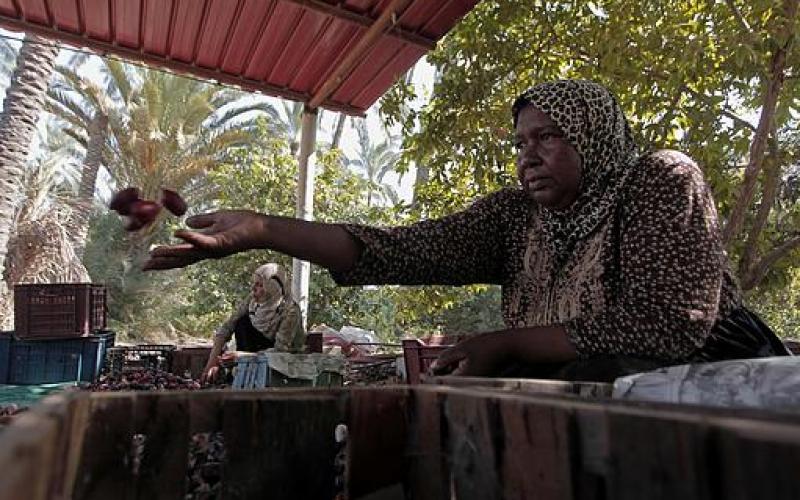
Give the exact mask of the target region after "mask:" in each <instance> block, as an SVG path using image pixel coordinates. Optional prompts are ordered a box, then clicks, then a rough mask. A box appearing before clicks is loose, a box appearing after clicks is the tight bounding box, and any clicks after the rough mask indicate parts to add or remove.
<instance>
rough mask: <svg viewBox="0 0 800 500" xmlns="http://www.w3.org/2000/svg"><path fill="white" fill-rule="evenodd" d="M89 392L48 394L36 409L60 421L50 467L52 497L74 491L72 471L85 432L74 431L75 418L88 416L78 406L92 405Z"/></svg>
mask: <svg viewBox="0 0 800 500" xmlns="http://www.w3.org/2000/svg"><path fill="white" fill-rule="evenodd" d="M88 400H89V395H88V394H75V395H72V394H70V395H67V394H55V395H52V396H48V397H46V398H45V399H44V400H42V401H41V402H40V403H39V404H38V405H37V406H36V407H35V411H37V412H39V413H41V414H43V415H47V416H48V417H49V418H51V419H52V420H53V421H54V422H55V423H56V426H57V428H56V438H55V454H54V456H53V462H52V466H51V467H50V472H49V476H50V477H49V478H48V479H47V482H48V483H49V491H48V498H67V497H69V494H70V493H69V492H71V491H72V482H71V480H70V479H69V478H70V472H71V471H72V470H74V468H75V463H76V462H77V461H78V458H79V454H78V453H79V452H80V450H79V449H75V448H74V446H75V445H76V444H77V445H78V446H79V445H80V444H81V443H82V442H83V439H82V435H78V436H74V435H73V426H74V423H73V421H74V420H76V419H79V418H81V417H84V418H85V416H86V414H85V413H82V412H80V411H76V410H77V406H78V403H79V402H82V403H84V407H88V406H87V404H88Z"/></svg>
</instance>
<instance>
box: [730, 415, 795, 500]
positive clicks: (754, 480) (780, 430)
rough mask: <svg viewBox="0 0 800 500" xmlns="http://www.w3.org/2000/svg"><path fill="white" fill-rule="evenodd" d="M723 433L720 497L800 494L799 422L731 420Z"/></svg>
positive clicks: (780, 498) (738, 499)
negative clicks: (799, 473) (797, 423)
mask: <svg viewBox="0 0 800 500" xmlns="http://www.w3.org/2000/svg"><path fill="white" fill-rule="evenodd" d="M726 427H727V428H726V429H725V430H723V431H722V432H721V433H720V437H719V450H718V460H719V467H718V475H717V476H716V478H717V480H718V485H717V487H718V490H719V491H720V492H721V495H720V498H725V499H730V500H745V499H752V498H769V499H770V500H773V499H774V500H790V499H792V500H796V499H797V498H800V476H799V475H798V471H800V426H798V425H786V424H778V423H776V424H766V425H765V424H764V423H761V422H759V423H753V422H741V421H740V422H730V423H729V425H727V426H726Z"/></svg>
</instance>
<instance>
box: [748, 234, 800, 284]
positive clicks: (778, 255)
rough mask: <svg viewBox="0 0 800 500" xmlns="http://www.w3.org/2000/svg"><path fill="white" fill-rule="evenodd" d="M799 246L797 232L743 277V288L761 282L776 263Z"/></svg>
mask: <svg viewBox="0 0 800 500" xmlns="http://www.w3.org/2000/svg"><path fill="white" fill-rule="evenodd" d="M797 248H800V234H795V235H794V236H792V237H791V238H789V239H788V240H786V241H784V242H783V243H781V244H780V245H778V246H777V247H775V248H774V249H772V250H771V251H770V252H768V253H767V254H766V255H765V256H764V257H762V258H761V260H759V261H758V263H756V265H754V266H753V267H752V268H751V269H750V271H749V272H748V273H747V275H746V276H744V277H743V278H742V289H744V290H750V289H752V288H754V287H755V286H756V285H758V284H759V283H761V281H762V280H763V279H764V277H765V276H766V275H767V272H769V269H770V268H771V267H772V266H773V265H774V264H775V263H777V262H778V261H779V260H781V259H782V258H784V257H786V256H787V255H788V254H789V253H790V252H792V250H795V249H797Z"/></svg>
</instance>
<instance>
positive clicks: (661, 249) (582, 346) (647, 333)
mask: <svg viewBox="0 0 800 500" xmlns="http://www.w3.org/2000/svg"><path fill="white" fill-rule="evenodd" d="M640 168H642V169H643V170H642V171H640V172H637V178H638V180H637V181H636V182H634V183H632V186H631V187H632V189H631V192H630V193H629V194H628V197H627V204H626V205H625V208H624V210H623V212H622V215H621V219H622V220H621V222H622V224H621V234H620V237H619V239H618V241H617V242H616V243H615V244H617V245H619V254H618V256H619V277H618V278H619V280H618V282H619V284H620V287H619V289H618V290H617V291H616V292H615V293H616V295H615V297H616V299H615V300H616V302H615V303H614V304H612V305H611V306H610V307H608V308H606V310H605V311H604V312H602V313H600V314H598V315H596V316H592V317H578V318H576V319H574V320H572V321H570V322H568V323H567V325H566V328H567V331H568V334H569V337H570V340H571V341H572V343H573V344H574V345H575V347H576V349H577V351H578V353H579V355H580V356H581V357H589V356H592V355H595V354H602V353H610V354H628V355H640V356H649V357H661V358H665V359H674V360H683V359H686V358H687V357H688V356H689V355H690V354H691V353H692V352H693V351H694V350H695V349H697V348H698V347H701V346H702V345H703V344H704V342H705V339H706V337H707V336H708V334H709V332H710V330H711V327H712V326H713V325H714V322H715V320H716V316H717V310H718V305H719V300H720V289H721V286H722V277H723V262H724V253H723V247H722V243H721V238H720V234H719V227H718V221H717V213H716V209H715V207H714V202H713V200H712V197H711V194H710V192H709V189H708V187H707V185H706V184H705V182H704V181H703V176H702V173H701V171H700V169H699V168H698V167H697V165H696V164H695V163H694V162H693V161H692V160H691V159H690V158H688V157H687V156H685V155H682V154H680V153H677V152H672V151H663V152H659V153H655V154H653V155H651V156H649V157H647V158H646V159H645V160H643V162H642V163H640Z"/></svg>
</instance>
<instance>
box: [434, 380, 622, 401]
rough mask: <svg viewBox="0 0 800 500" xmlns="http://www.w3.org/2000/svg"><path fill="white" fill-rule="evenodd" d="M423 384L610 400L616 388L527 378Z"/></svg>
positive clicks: (600, 384)
mask: <svg viewBox="0 0 800 500" xmlns="http://www.w3.org/2000/svg"><path fill="white" fill-rule="evenodd" d="M422 383H423V384H429V385H447V386H450V387H461V388H465V389H487V390H493V391H509V392H520V393H532V394H575V395H578V396H583V397H587V398H610V397H611V393H612V392H613V389H614V386H613V385H612V384H604V383H601V382H567V381H563V380H540V379H526V378H486V377H453V376H444V377H427V376H423V377H422Z"/></svg>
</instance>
